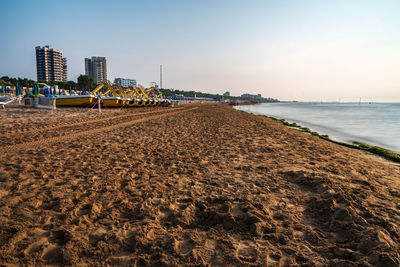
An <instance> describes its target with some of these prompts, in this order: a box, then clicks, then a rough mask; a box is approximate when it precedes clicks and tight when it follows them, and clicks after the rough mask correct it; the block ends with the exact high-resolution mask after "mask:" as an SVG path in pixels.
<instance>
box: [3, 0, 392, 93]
mask: <svg viewBox="0 0 400 267" xmlns="http://www.w3.org/2000/svg"><path fill="white" fill-rule="evenodd" d="M0 10H1V11H2V12H1V16H0V32H1V35H2V38H1V42H0V76H3V75H8V76H12V77H17V76H19V77H27V78H31V79H36V65H35V50H34V48H35V46H37V45H46V44H51V45H53V47H55V48H57V49H60V50H62V51H63V55H64V56H65V57H67V59H68V79H69V80H76V78H77V77H78V76H79V74H82V73H84V58H85V57H91V56H106V57H107V59H108V74H109V75H108V76H109V77H108V78H109V79H110V80H112V81H113V79H114V78H116V77H124V78H135V79H137V80H138V82H139V83H141V84H143V85H144V86H149V83H150V82H152V81H157V82H158V80H159V65H160V64H163V66H164V81H163V85H164V87H165V88H176V89H183V90H200V91H204V92H210V93H223V92H224V91H226V90H229V91H230V92H231V93H232V94H233V95H239V94H242V93H245V92H248V93H261V94H262V95H263V96H268V97H274V98H279V99H281V100H292V99H296V100H318V101H319V100H323V101H328V100H339V99H341V101H355V100H356V101H358V99H359V98H360V97H362V99H365V100H368V101H369V100H372V101H400V30H399V29H400V15H399V14H400V1H397V0H392V1H385V0H375V1H369V0H359V1H356V0H354V1H351V0H347V1H344V0H343V1H341V0H338V1H324V0H312V1H311V0H309V1H306V0H304V1H300V0H298V1H295V0H286V1H278V0H276V1H266V0H265V1H233V0H230V1H223V0H220V1H218V0H214V1H204V0H203V1H194V0H193V1H190V0H186V1H183V0H180V1H173V0H171V1H162V0H159V1H152V0H149V1H144V0H143V1H39V0H37V1H33V0H32V1H22V0H21V1H18V0H13V1H9V0H0Z"/></svg>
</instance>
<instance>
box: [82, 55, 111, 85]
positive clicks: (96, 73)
mask: <svg viewBox="0 0 400 267" xmlns="http://www.w3.org/2000/svg"><path fill="white" fill-rule="evenodd" d="M85 74H86V75H89V76H90V77H92V78H93V80H94V82H95V83H97V84H99V83H102V82H107V59H106V58H105V57H92V58H91V59H90V58H85Z"/></svg>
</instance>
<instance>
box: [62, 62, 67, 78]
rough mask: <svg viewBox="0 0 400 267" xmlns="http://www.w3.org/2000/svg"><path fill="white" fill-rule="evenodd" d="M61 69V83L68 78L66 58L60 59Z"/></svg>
mask: <svg viewBox="0 0 400 267" xmlns="http://www.w3.org/2000/svg"><path fill="white" fill-rule="evenodd" d="M62 69H63V81H64V82H65V81H67V80H68V77H67V74H68V72H67V58H65V57H63V59H62Z"/></svg>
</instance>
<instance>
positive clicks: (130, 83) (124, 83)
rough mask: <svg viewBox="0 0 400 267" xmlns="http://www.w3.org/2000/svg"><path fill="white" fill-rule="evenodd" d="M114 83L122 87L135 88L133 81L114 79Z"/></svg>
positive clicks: (134, 81)
mask: <svg viewBox="0 0 400 267" xmlns="http://www.w3.org/2000/svg"><path fill="white" fill-rule="evenodd" d="M114 83H118V84H119V85H121V86H122V87H129V86H133V87H136V86H137V82H136V80H133V79H124V78H115V80H114Z"/></svg>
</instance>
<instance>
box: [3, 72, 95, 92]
mask: <svg viewBox="0 0 400 267" xmlns="http://www.w3.org/2000/svg"><path fill="white" fill-rule="evenodd" d="M17 82H18V85H19V86H20V87H33V86H34V85H35V84H36V83H38V82H39V83H45V84H48V85H50V86H53V85H57V86H58V87H59V88H60V89H65V90H67V89H70V88H71V89H74V90H77V89H80V90H85V91H89V90H91V89H94V88H95V87H96V83H95V82H94V80H93V78H92V77H90V76H88V75H80V76H79V77H78V80H77V82H74V81H66V82H59V81H58V82H46V81H34V80H30V79H27V78H19V77H18V78H12V77H8V76H3V77H1V78H0V85H1V84H4V85H7V86H16V85H17Z"/></svg>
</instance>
